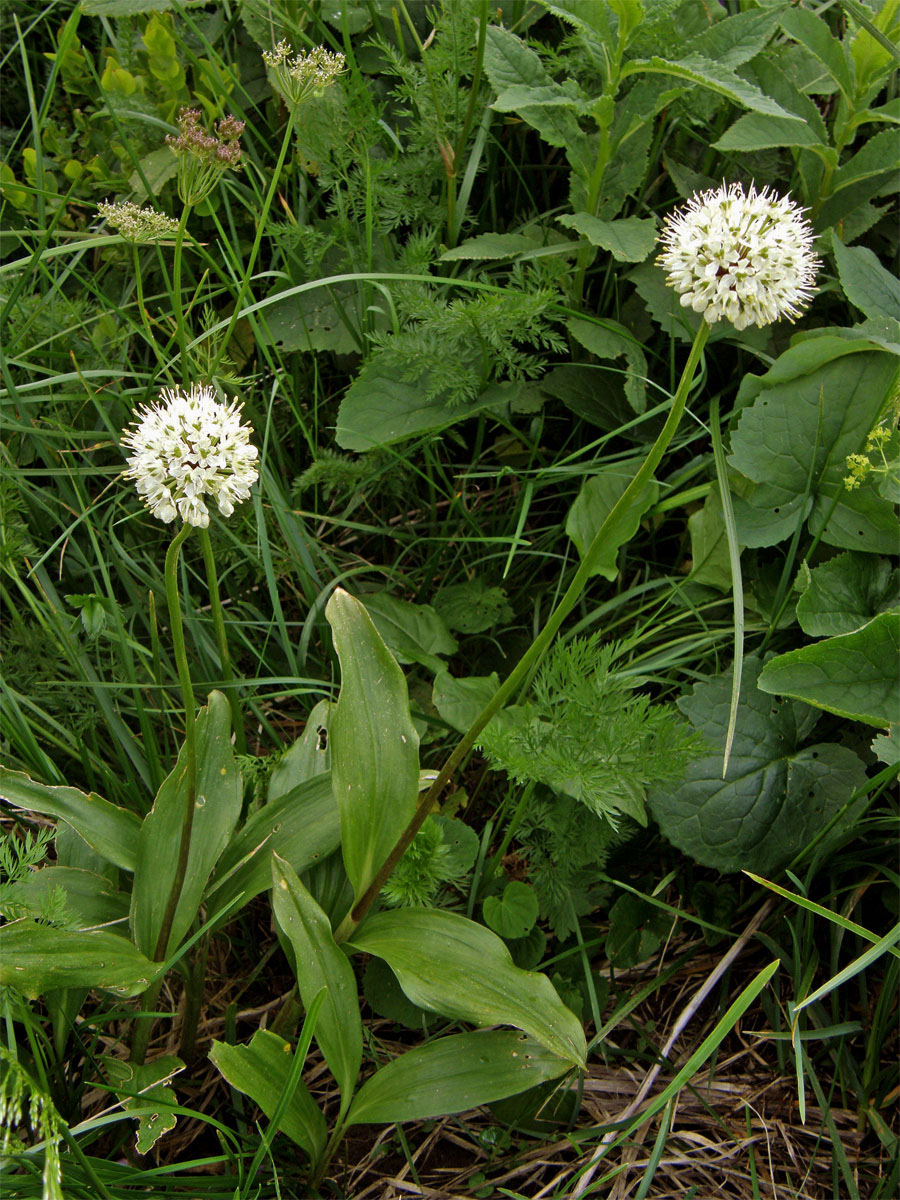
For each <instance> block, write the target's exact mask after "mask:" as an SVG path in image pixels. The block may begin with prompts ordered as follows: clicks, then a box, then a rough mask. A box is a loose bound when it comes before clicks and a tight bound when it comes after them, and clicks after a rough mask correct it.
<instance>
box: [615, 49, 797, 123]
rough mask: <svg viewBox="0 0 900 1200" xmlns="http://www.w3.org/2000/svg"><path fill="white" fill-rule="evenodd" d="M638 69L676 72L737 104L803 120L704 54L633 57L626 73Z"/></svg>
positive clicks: (785, 117) (624, 72)
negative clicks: (672, 56)
mask: <svg viewBox="0 0 900 1200" xmlns="http://www.w3.org/2000/svg"><path fill="white" fill-rule="evenodd" d="M638 73H643V74H659V75H672V76H674V77H675V78H676V79H683V80H684V81H685V82H687V83H695V84H699V85H700V86H702V87H705V88H709V90H710V91H713V92H716V93H717V94H718V95H720V96H725V97H726V99H728V100H730V101H731V102H732V103H733V104H739V105H740V106H741V107H742V108H749V109H750V110H751V111H752V112H760V113H766V114H768V115H769V116H773V117H781V118H783V119H784V120H787V121H796V122H799V120H800V118H799V117H795V116H794V114H793V113H789V112H787V111H786V110H785V109H783V108H782V107H781V105H780V104H776V103H775V101H774V100H772V99H770V97H768V96H766V95H765V94H764V93H763V92H761V91H760V90H759V88H758V87H755V86H754V85H753V84H752V83H747V81H746V80H744V79H741V77H740V76H739V75H735V74H734V72H733V71H729V70H728V69H727V67H722V66H720V65H719V64H717V63H714V62H712V61H711V60H710V59H708V58H704V57H703V55H702V54H688V55H686V56H685V57H684V58H682V59H679V60H677V61H674V60H671V59H667V58H660V57H658V56H654V57H653V58H640V59H633V60H632V61H631V62H629V63H627V64H626V67H625V69H624V70H623V72H622V74H623V76H627V75H634V74H638Z"/></svg>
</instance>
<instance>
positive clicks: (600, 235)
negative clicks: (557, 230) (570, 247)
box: [557, 212, 656, 263]
mask: <svg viewBox="0 0 900 1200" xmlns="http://www.w3.org/2000/svg"><path fill="white" fill-rule="evenodd" d="M557 220H558V221H559V223H560V225H565V226H566V227H567V228H568V229H574V230H575V231H576V232H577V233H580V234H581V235H582V237H586V238H587V240H588V241H589V242H590V243H591V245H592V246H600V247H601V248H602V249H604V250H608V251H609V252H610V254H611V255H612V256H613V258H614V259H615V260H616V261H617V262H633V263H638V262H643V261H644V259H645V258H647V256H648V255H650V254H652V253H653V250H654V248H655V246H656V222H655V221H654V220H652V219H651V220H642V219H641V218H640V217H622V218H620V219H619V220H617V221H601V220H600V218H599V217H593V216H591V214H590V213H585V212H579V213H569V214H566V215H564V216H561V217H558V218H557Z"/></svg>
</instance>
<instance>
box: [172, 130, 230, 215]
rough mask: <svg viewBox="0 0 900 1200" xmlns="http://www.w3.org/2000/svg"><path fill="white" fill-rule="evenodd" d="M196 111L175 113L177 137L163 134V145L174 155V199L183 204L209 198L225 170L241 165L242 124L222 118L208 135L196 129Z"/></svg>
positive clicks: (205, 131) (206, 132) (207, 132)
mask: <svg viewBox="0 0 900 1200" xmlns="http://www.w3.org/2000/svg"><path fill="white" fill-rule="evenodd" d="M202 115H203V114H202V113H201V112H200V110H199V109H198V108H182V109H180V110H179V113H178V136H177V137H176V136H175V135H174V134H171V133H169V134H166V145H167V146H169V147H170V149H171V150H172V151H173V152H174V153H175V154H177V155H178V176H177V187H178V195H179V196H180V197H181V200H182V201H183V202H184V203H185V204H191V205H194V204H199V203H200V202H201V201H202V200H205V199H206V197H207V196H208V195H209V194H210V192H211V191H212V190H213V188H214V187H215V186H216V184H217V183H218V181H219V176H220V175H222V174H223V173H224V172H225V171H227V170H228V169H229V167H232V168H234V169H235V170H237V169H238V168H239V167H240V165H241V141H240V139H241V134H242V133H243V132H244V122H243V121H239V120H238V119H237V117H232V116H228V117H223V118H222V120H221V121H217V122H216V124H215V131H214V132H209V131H208V130H206V129H204V128H202V126H201V125H200V118H201V117H202Z"/></svg>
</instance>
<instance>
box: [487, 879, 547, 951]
mask: <svg viewBox="0 0 900 1200" xmlns="http://www.w3.org/2000/svg"><path fill="white" fill-rule="evenodd" d="M483 911H484V921H485V924H486V925H487V926H488V928H489V929H493V931H494V933H498V934H499V935H500V937H502V938H523V937H526V936H527V935H528V934H529V933H530V932H531V930H532V928H533V926H534V923H535V921H536V920H537V918H538V898H537V892H536V891H535V890H534V888H533V887H530V886H529V885H528V884H527V883H521V882H520V881H519V880H518V879H513V880H510V882H509V883H508V884H507V885H506V887H505V888H504V889H503V895H502V896H486V897H485V900H484V905H483Z"/></svg>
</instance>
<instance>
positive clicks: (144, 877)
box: [131, 692, 242, 958]
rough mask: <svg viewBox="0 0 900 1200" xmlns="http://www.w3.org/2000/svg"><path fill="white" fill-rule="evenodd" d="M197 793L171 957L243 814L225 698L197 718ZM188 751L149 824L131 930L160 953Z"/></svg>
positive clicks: (215, 695)
mask: <svg viewBox="0 0 900 1200" xmlns="http://www.w3.org/2000/svg"><path fill="white" fill-rule="evenodd" d="M195 732H196V739H197V794H196V799H195V801H194V821H193V828H192V831H191V848H190V854H189V857H188V863H187V871H186V873H185V877H184V884H183V886H182V889H181V895H180V897H179V899H178V907H177V908H176V910H175V917H174V919H173V921H172V929H171V933H170V935H169V940H168V942H167V944H166V946H165V947H163V950H162V954H161V957H162V958H164V957H166V955H167V954H170V953H171V952H172V950H174V949H175V948H176V947H177V946H178V945H179V944H180V942H181V941H182V939H183V938H184V936H185V934H186V933H187V932H188V930H189V929H190V927H191V925H192V924H193V922H194V919H195V918H196V916H197V911H198V909H199V908H200V902H201V900H202V898H203V893H204V890H205V888H206V883H207V880H208V879H209V877H210V875H211V873H212V870H213V867H215V865H216V863H217V862H218V860H219V857H220V855H221V854H222V851H223V850H224V849H225V847H226V846H227V845H228V842H229V840H230V838H231V835H232V832H233V831H234V827H235V825H236V824H237V820H238V817H239V816H240V812H241V801H242V789H241V776H240V772H239V771H238V769H237V764H236V763H235V761H234V754H233V752H232V749H231V709H230V707H229V704H228V701H227V700H226V698H225V697H224V696H223V695H222V693H221V692H210V694H209V701H208V704H207V706H206V707H205V708H202V709H201V710H200V712H199V713H198V714H197V720H196V725H195ZM184 774H185V751H184V748H183V747H182V750H181V753H180V754H179V756H178V762H177V763H176V764H175V768H174V770H173V771H172V772H171V773H170V774H169V775H168V776H167V778H166V779H165V780H164V781H163V783H162V786H161V787H160V789H159V792H158V793H157V796H156V799H155V800H154V802H153V808H152V809H151V810H150V812H149V813H148V814H147V816H146V817H145V818H144V823H143V825H142V826H141V838H140V842H139V844H138V854H137V862H136V863H135V867H134V890H133V891H132V896H131V928H132V934H133V937H134V940H135V944H136V945H137V946H138V948H139V949H141V950H142V951H143V952H144V953H145V954H148V955H155V952H156V942H157V938H158V937H159V934H160V930H161V928H162V922H163V915H164V913H165V911H166V905H167V904H168V900H169V895H170V892H171V890H172V884H173V882H174V879H175V871H176V868H177V863H178V852H179V847H180V845H181V828H182V821H183V819H184V804H185V781H184Z"/></svg>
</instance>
